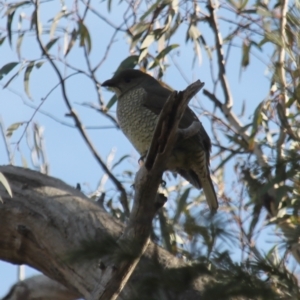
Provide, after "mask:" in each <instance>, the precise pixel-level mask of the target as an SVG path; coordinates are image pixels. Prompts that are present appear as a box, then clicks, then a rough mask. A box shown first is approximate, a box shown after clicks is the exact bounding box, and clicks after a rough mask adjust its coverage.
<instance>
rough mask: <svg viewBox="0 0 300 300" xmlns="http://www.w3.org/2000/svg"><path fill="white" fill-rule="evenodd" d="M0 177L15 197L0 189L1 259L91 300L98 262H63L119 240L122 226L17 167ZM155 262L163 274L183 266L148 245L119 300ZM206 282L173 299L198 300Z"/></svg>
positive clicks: (72, 193) (70, 191) (55, 183)
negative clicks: (88, 246)
mask: <svg viewBox="0 0 300 300" xmlns="http://www.w3.org/2000/svg"><path fill="white" fill-rule="evenodd" d="M0 172H2V173H3V174H4V175H5V176H6V178H7V179H8V181H9V183H10V186H11V189H12V191H13V198H12V199H11V198H10V197H9V195H8V194H7V192H6V191H5V189H4V187H3V186H2V185H0V196H1V197H2V199H3V204H0V226H1V229H2V230H1V232H0V245H1V246H0V259H2V260H5V261H8V262H11V263H14V264H26V265H29V266H31V267H33V268H35V269H37V270H39V271H41V272H42V273H43V274H45V275H46V276H48V277H49V278H52V279H53V280H56V281H57V282H59V283H61V284H62V285H64V286H65V287H67V288H68V289H69V290H70V291H71V292H73V293H75V294H76V295H77V294H78V295H81V296H82V297H84V298H85V299H90V296H91V293H92V291H93V290H94V288H95V287H96V286H98V284H99V281H101V280H99V279H100V278H101V276H102V274H103V271H102V270H101V268H99V267H98V261H97V260H90V261H84V262H80V263H79V262H78V263H70V262H68V261H66V260H65V256H66V254H68V253H69V252H70V251H73V250H76V249H78V248H79V247H80V245H81V241H83V240H96V241H97V240H99V241H101V240H102V239H103V238H104V237H106V236H107V235H110V236H112V237H114V238H115V239H118V238H119V237H120V236H121V234H122V230H123V229H124V226H123V224H121V223H120V222H118V221H117V220H116V219H114V218H112V217H111V216H110V215H108V214H107V213H106V212H105V211H104V210H103V209H102V208H101V207H100V206H98V205H97V204H96V203H94V202H92V201H90V200H89V199H88V198H87V197H86V196H85V195H83V194H82V193H81V192H80V191H78V190H76V189H74V188H72V187H70V186H68V185H66V184H65V183H63V182H62V181H60V180H58V179H55V178H52V177H48V176H45V175H43V174H40V173H38V172H35V171H32V170H28V169H23V168H18V167H14V166H2V167H0ZM153 257H155V259H156V260H157V262H158V264H159V266H160V267H161V268H162V270H166V269H171V268H179V267H182V266H184V265H185V263H184V262H183V261H182V260H181V259H178V258H175V257H174V256H172V255H171V254H169V253H168V252H166V251H165V250H163V249H161V248H159V247H157V246H156V245H154V244H153V243H150V245H149V246H148V247H147V250H146V252H145V253H144V255H143V258H142V259H141V261H140V263H139V266H138V267H137V269H136V270H135V271H134V275H133V276H132V278H131V280H130V282H129V284H127V285H126V287H125V288H124V290H123V291H122V293H121V294H120V296H119V299H125V298H126V296H127V295H130V294H131V293H132V292H133V291H134V289H135V285H136V284H138V282H139V281H140V280H141V278H142V277H143V276H144V275H145V272H144V270H145V269H147V267H148V266H150V265H151V263H152V258H153ZM149 268H150V269H151V267H149ZM148 275H149V274H148ZM205 277H206V276H204V277H199V278H198V279H196V280H195V281H194V284H193V285H192V286H189V287H187V288H186V290H185V291H181V292H180V293H177V294H176V297H175V296H174V298H173V299H176V298H177V299H191V300H193V299H199V292H200V291H201V289H202V286H203V284H202V281H203V280H206V278H205ZM169 294H172V291H170V293H169ZM187 295H188V298H187ZM66 299H69V298H66Z"/></svg>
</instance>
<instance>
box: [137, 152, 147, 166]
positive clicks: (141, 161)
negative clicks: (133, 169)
mask: <svg viewBox="0 0 300 300" xmlns="http://www.w3.org/2000/svg"><path fill="white" fill-rule="evenodd" d="M147 153H148V151H147V152H146V153H144V154H142V155H141V157H140V158H139V160H138V163H139V166H140V167H141V166H143V165H144V163H145V159H146V157H147Z"/></svg>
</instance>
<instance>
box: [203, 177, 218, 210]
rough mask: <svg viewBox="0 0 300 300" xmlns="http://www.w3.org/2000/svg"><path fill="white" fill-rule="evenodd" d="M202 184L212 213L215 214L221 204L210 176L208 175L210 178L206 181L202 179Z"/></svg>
mask: <svg viewBox="0 0 300 300" xmlns="http://www.w3.org/2000/svg"><path fill="white" fill-rule="evenodd" d="M201 183H202V188H203V191H204V194H205V197H206V201H207V204H208V206H209V208H210V211H211V212H212V213H215V212H216V211H217V209H218V207H219V204H218V199H217V195H216V192H215V189H214V186H213V183H212V181H211V178H210V176H209V175H208V177H206V178H205V179H202V178H201Z"/></svg>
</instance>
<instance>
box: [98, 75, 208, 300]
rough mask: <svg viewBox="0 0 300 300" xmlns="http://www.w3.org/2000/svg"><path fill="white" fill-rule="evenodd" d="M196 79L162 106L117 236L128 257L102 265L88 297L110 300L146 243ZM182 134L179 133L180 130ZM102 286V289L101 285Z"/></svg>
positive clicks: (123, 281) (116, 295)
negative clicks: (130, 205) (124, 222)
mask: <svg viewBox="0 0 300 300" xmlns="http://www.w3.org/2000/svg"><path fill="white" fill-rule="evenodd" d="M203 85H204V84H203V83H201V82H200V81H199V80H198V81H197V82H195V83H193V84H191V85H190V86H189V87H187V89H186V90H185V91H183V92H179V93H177V92H174V93H172V94H171V95H170V97H169V98H168V100H167V102H166V104H165V105H164V107H163V109H162V111H161V113H160V116H159V119H158V122H157V125H156V128H155V132H154V134H153V138H152V142H151V146H150V149H149V151H148V154H147V157H146V161H145V165H144V166H142V167H141V169H140V170H139V171H138V173H137V175H136V178H135V196H134V204H133V208H132V212H131V214H130V218H129V223H128V225H127V226H126V228H125V231H124V234H123V235H122V236H121V238H120V239H119V241H118V243H119V245H120V247H122V245H128V247H129V248H130V249H131V250H132V253H131V255H132V258H130V259H127V260H125V261H123V262H121V263H120V264H116V263H115V262H114V261H112V263H111V264H110V265H108V266H107V265H104V267H105V270H104V275H103V276H102V278H101V280H100V282H99V285H98V286H97V287H96V288H95V290H94V291H93V294H92V299H93V300H94V299H99V300H114V299H116V298H117V297H118V295H119V293H120V292H121V291H122V289H123V287H124V286H125V285H126V283H127V281H128V279H129V277H130V275H131V273H132V272H133V271H134V269H135V267H136V265H137V264H138V262H139V260H140V257H141V256H142V254H143V253H144V251H145V250H146V248H147V246H148V244H149V237H150V233H151V230H152V220H153V218H154V216H155V214H156V213H157V210H158V208H160V206H161V203H157V202H156V200H157V199H158V197H157V190H158V187H159V184H160V182H161V178H162V174H163V172H164V171H165V170H166V162H167V160H168V157H169V156H170V154H171V151H172V149H173V147H174V144H175V142H176V140H177V138H178V134H177V132H178V125H179V122H180V120H181V118H182V116H183V114H184V112H185V109H186V107H187V104H188V102H189V101H190V100H191V99H192V97H193V96H194V95H195V94H196V93H197V92H198V91H199V90H200V89H201V88H202V87H203ZM180 134H182V132H181V133H180ZM103 286H104V290H103V288H102V287H103Z"/></svg>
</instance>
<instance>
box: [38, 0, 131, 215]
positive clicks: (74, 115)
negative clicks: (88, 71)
mask: <svg viewBox="0 0 300 300" xmlns="http://www.w3.org/2000/svg"><path fill="white" fill-rule="evenodd" d="M35 17H36V24H35V25H36V26H35V30H36V38H37V42H38V44H39V46H40V49H41V51H42V54H43V55H45V56H46V58H47V59H48V61H49V63H50V64H51V65H52V67H53V69H54V71H55V72H56V74H57V76H58V78H59V80H60V83H61V91H62V95H63V99H64V101H65V104H66V106H67V107H68V109H69V112H70V113H69V115H70V116H71V117H72V118H73V119H74V121H75V125H76V127H77V128H78V130H79V132H80V133H81V136H82V137H83V139H84V140H85V142H86V144H87V145H88V147H89V148H90V150H91V151H92V153H93V155H94V157H95V158H96V160H97V162H98V163H99V164H100V165H101V167H102V169H103V170H104V171H105V172H106V173H107V174H108V176H109V178H110V179H111V180H112V182H113V183H114V184H115V186H116V187H117V189H118V190H119V191H120V193H121V197H120V202H121V204H122V206H123V209H124V213H125V215H127V216H128V215H129V207H128V201H127V195H126V191H125V189H124V187H123V185H122V184H121V182H120V181H119V180H118V179H117V178H116V177H115V176H114V175H113V174H112V172H111V171H110V170H109V169H108V167H107V166H106V164H105V163H104V162H103V160H102V159H101V157H100V155H99V154H98V152H97V150H96V149H95V147H94V145H93V144H92V142H91V140H90V138H89V137H88V135H87V133H86V131H85V129H84V127H83V125H82V123H81V121H80V119H79V117H78V115H77V113H76V112H75V111H74V109H73V108H72V106H71V103H70V101H69V98H68V96H67V91H66V86H65V79H64V78H63V77H62V75H61V73H60V71H59V69H58V67H57V66H56V64H55V63H54V61H53V60H52V59H51V57H50V55H49V53H48V52H47V51H46V49H45V47H44V45H43V43H42V41H41V38H40V29H39V26H38V24H39V0H36V2H35Z"/></svg>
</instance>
